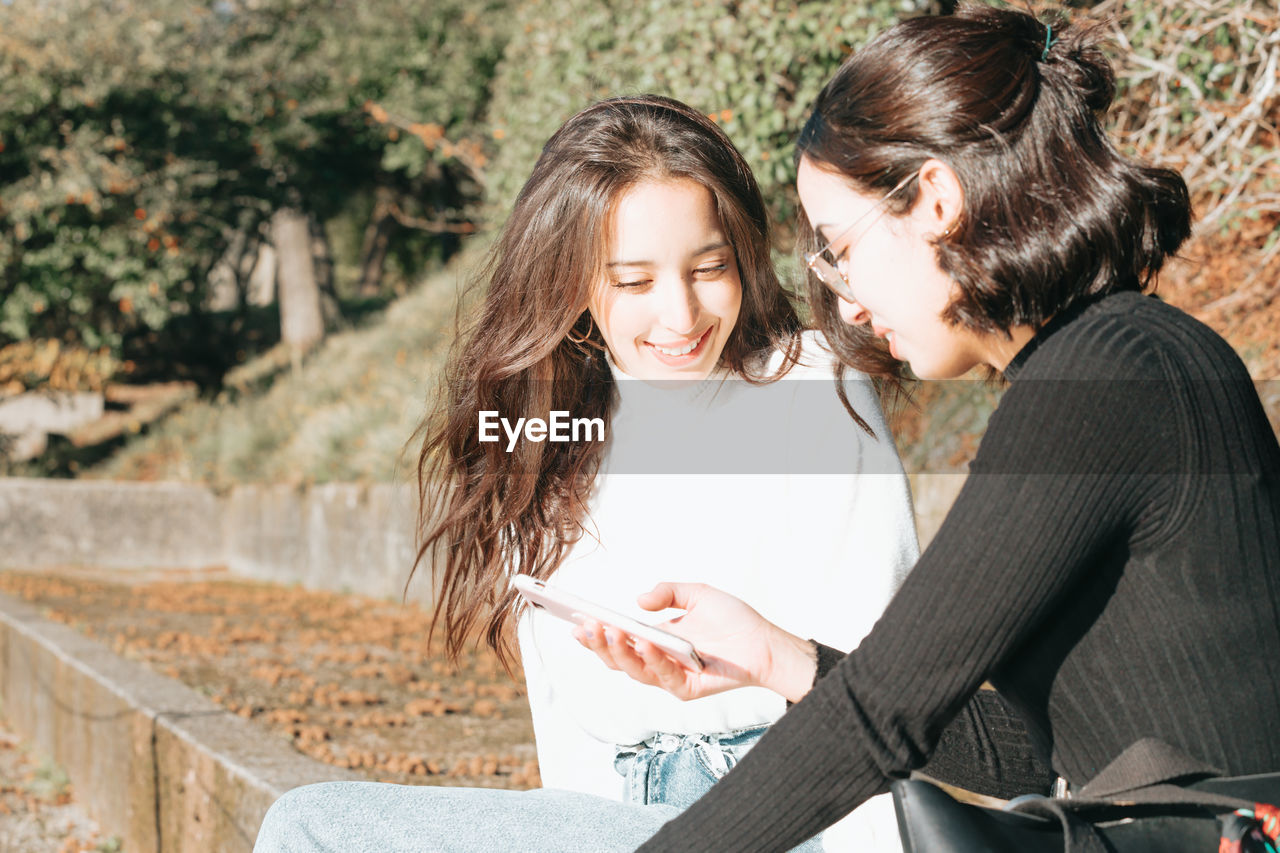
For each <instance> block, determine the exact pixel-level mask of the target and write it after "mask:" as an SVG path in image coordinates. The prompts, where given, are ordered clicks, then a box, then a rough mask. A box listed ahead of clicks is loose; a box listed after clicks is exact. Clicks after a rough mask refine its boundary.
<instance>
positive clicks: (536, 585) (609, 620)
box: [511, 575, 703, 672]
mask: <svg viewBox="0 0 1280 853" xmlns="http://www.w3.org/2000/svg"><path fill="white" fill-rule="evenodd" d="M511 583H512V585H513V586H514V587H515V588H516V590H517V591H518V592H519V593H520V594H521V595H522V596H524V598H525V600H526V601H528V602H529V603H530V604H531V605H532V606H534V607H537V608H539V609H540V610H545V611H546V612H547V613H550V614H551V615H552V616H555V617H557V618H559V619H563V620H565V621H566V622H571V623H573V624H575V625H580V624H582V623H583V622H585V621H586V620H588V619H594V620H595V621H597V622H600V623H603V624H605V625H611V626H613V627H614V628H617V629H618V630H620V631H622V632H624V633H626V634H628V635H630V636H632V637H638V638H640V639H642V640H645V641H647V642H649V643H652V644H653V645H654V646H656V647H657V648H659V649H661V650H662V651H664V652H666V653H667V654H668V655H670V656H671V657H672V658H674V659H675V660H677V661H679V662H680V663H681V664H682V665H683V666H685V667H687V668H688V669H690V670H692V671H693V672H701V671H702V665H703V664H702V658H701V657H699V656H698V651H697V649H695V648H694V647H693V643H690V642H689V641H688V640H686V639H684V638H683V637H677V636H676V635H675V634H672V633H671V632H669V631H664V630H662V629H661V628H655V627H654V626H652V625H646V624H644V623H643V622H640V621H638V620H636V619H632V618H631V617H630V616H624V615H623V614H621V613H618V612H617V611H615V610H610V609H609V608H607V607H605V606H603V605H600V604H596V603H594V602H591V601H587V600H586V599H582V598H579V597H578V596H576V595H573V594H571V593H568V592H565V591H564V590H561V589H557V588H555V587H549V586H547V585H546V584H545V583H543V582H542V581H540V580H538V579H537V578H534V577H531V576H529V575H516V576H515V577H513V578H512V579H511Z"/></svg>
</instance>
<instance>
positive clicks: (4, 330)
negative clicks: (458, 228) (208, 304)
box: [0, 0, 509, 348]
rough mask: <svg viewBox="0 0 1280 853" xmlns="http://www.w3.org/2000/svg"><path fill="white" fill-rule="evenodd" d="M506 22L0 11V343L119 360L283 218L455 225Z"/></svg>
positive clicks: (389, 15)
mask: <svg viewBox="0 0 1280 853" xmlns="http://www.w3.org/2000/svg"><path fill="white" fill-rule="evenodd" d="M505 7H506V2H505V0H484V2H479V3H476V2H469V0H320V1H319V2H301V0H256V2H253V3H241V2H235V0H226V2H220V3H216V4H209V5H205V4H193V3H188V2H184V0H119V2H113V3H108V4H104V3H102V2H100V0H60V2H58V3H37V4H31V3H13V4H9V3H3V4H0V103H3V104H4V109H3V110H0V295H2V296H3V307H2V308H0V345H3V344H4V343H6V342H9V341H14V340H22V339H26V338H28V337H55V338H61V339H66V340H70V341H79V342H83V343H84V344H87V345H88V346H90V347H94V348H96V347H98V346H100V345H107V346H110V347H113V348H118V347H119V345H120V343H121V340H122V337H123V335H124V334H125V333H126V332H127V331H128V330H130V329H133V328H137V327H139V326H142V327H150V328H159V327H161V326H163V325H164V324H165V323H167V322H168V321H169V319H170V318H171V317H173V316H174V315H176V314H183V313H190V312H192V311H197V310H199V308H200V306H201V305H202V304H203V302H204V299H205V296H206V294H205V290H206V286H207V284H206V282H207V278H208V273H209V270H210V269H211V268H212V267H213V265H214V264H215V263H216V262H217V261H218V260H219V259H220V258H221V257H222V256H223V254H224V253H225V252H226V250H227V247H228V246H229V245H230V244H231V243H232V242H233V240H234V238H235V235H237V233H240V234H246V235H251V236H252V237H253V238H254V239H256V238H257V236H259V232H260V231H261V229H262V227H263V225H264V223H265V222H266V220H267V219H268V218H269V217H270V215H271V214H272V212H273V211H274V210H275V209H277V208H279V207H281V206H283V205H289V206H293V207H300V208H302V209H305V210H307V211H309V212H311V213H313V214H314V215H315V216H316V218H317V219H319V220H321V221H324V220H327V219H330V218H332V217H333V216H335V215H337V214H338V213H339V212H340V211H342V210H344V209H345V208H346V206H348V205H350V204H351V203H352V199H354V198H361V197H365V198H367V196H368V194H370V193H372V192H374V191H375V190H378V191H381V192H382V193H383V194H384V196H385V195H386V194H388V193H389V194H390V196H389V197H390V198H391V199H392V204H393V205H394V209H395V210H396V211H397V212H399V213H401V215H402V216H403V217H404V218H405V219H406V220H407V221H419V222H423V223H431V222H435V221H438V220H442V219H444V218H446V212H448V213H452V214H454V215H456V213H457V211H459V210H463V209H465V208H466V207H467V205H469V204H471V203H473V202H474V200H475V199H476V198H478V197H479V193H480V187H479V185H478V179H477V176H476V175H474V174H472V173H473V172H474V171H475V168H476V164H477V163H479V164H481V165H482V164H483V158H484V156H485V151H484V147H483V146H482V145H481V144H480V143H479V142H477V141H475V139H473V138H478V139H485V140H487V139H488V134H487V132H485V131H484V130H483V128H482V127H481V123H482V121H483V117H484V113H485V107H486V105H487V93H488V82H489V80H490V79H491V77H492V74H493V71H494V68H495V66H496V64H497V61H498V58H499V56H500V55H501V50H502V47H503V45H504V43H505V38H506V35H505V34H506V32H507V27H508V26H509V16H508V15H506V14H505ZM402 126H403V127H402ZM241 242H243V241H241Z"/></svg>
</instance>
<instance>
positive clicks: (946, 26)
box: [796, 4, 1191, 358]
mask: <svg viewBox="0 0 1280 853" xmlns="http://www.w3.org/2000/svg"><path fill="white" fill-rule="evenodd" d="M1100 34H1101V30H1100V29H1099V28H1098V26H1097V25H1088V24H1075V23H1068V22H1067V21H1066V20H1065V19H1063V18H1062V17H1061V16H1058V17H1055V18H1053V19H1050V20H1049V21H1048V22H1047V23H1044V22H1041V21H1039V20H1037V19H1036V18H1035V17H1033V16H1031V15H1028V14H1026V13H1024V12H1019V11H1016V10H1012V9H994V8H989V7H985V6H981V5H977V4H965V5H962V6H961V7H960V9H959V11H958V12H957V13H956V14H955V15H951V16H943V17H920V18H912V19H910V20H906V21H903V22H901V23H899V24H897V25H895V26H894V27H893V28H891V29H889V30H887V31H886V32H885V33H883V34H882V35H880V36H879V37H878V38H876V40H875V41H873V42H872V43H871V44H869V45H868V46H867V47H865V48H863V49H862V50H860V51H858V52H857V53H855V54H854V55H853V56H851V57H850V58H849V59H848V60H846V61H845V63H844V65H842V66H841V67H840V69H839V70H838V71H837V72H836V74H835V76H834V77H833V78H832V79H831V80H830V82H828V83H827V85H826V86H825V87H824V88H823V90H822V92H821V93H820V94H819V95H818V98H817V100H816V101H815V103H814V107H813V113H812V114H811V115H810V117H809V119H808V121H807V122H806V123H805V126H804V128H803V129H802V131H801V134H800V138H799V141H798V142H797V145H796V158H797V160H799V159H800V158H801V157H807V158H809V159H810V160H812V161H813V162H814V163H815V164H816V165H819V166H822V167H824V168H826V169H829V170H831V171H832V172H833V173H836V174H839V175H842V176H843V177H844V178H846V179H847V180H848V182H849V184H850V186H852V187H853V188H854V189H855V190H857V191H858V192H861V193H864V194H866V195H878V194H881V193H884V192H886V191H887V190H888V189H889V188H890V187H892V186H894V185H895V184H897V183H898V182H899V181H901V180H903V179H905V178H906V177H907V176H909V175H911V174H912V173H913V172H915V171H917V170H919V169H920V167H921V165H922V164H923V163H924V162H925V161H926V160H928V159H930V158H937V159H940V160H943V161H944V162H946V163H947V164H948V165H949V166H950V167H951V168H952V170H953V171H954V172H955V174H956V177H957V178H958V179H959V181H960V184H961V186H962V187H963V188H964V209H963V211H962V213H961V215H960V218H959V220H958V222H956V223H955V224H954V227H953V228H952V229H951V230H950V231H949V233H947V234H946V235H944V236H943V237H941V238H939V239H938V240H937V241H936V243H935V251H936V252H937V259H938V265H939V267H940V268H941V269H942V270H943V271H944V272H946V273H947V274H948V275H950V276H951V278H952V279H953V280H954V281H955V283H956V287H957V295H956V296H955V297H954V298H953V300H952V302H951V304H950V305H949V306H948V308H947V310H946V311H945V312H944V313H943V318H944V319H946V320H947V321H948V322H950V323H952V324H957V325H963V326H966V327H968V328H971V329H973V330H975V331H978V332H983V333H1002V332H1008V330H1009V329H1010V328H1012V327H1013V326H1017V325H1030V326H1040V325H1042V324H1043V323H1044V322H1045V321H1046V320H1047V319H1048V318H1049V317H1052V316H1053V315H1055V314H1058V313H1060V312H1062V311H1065V310H1066V309H1068V308H1070V307H1072V306H1073V305H1075V304H1077V303H1080V302H1082V301H1085V300H1089V299H1093V298H1097V297H1100V296H1103V295H1105V294H1108V293H1113V292H1116V291H1121V290H1144V289H1146V288H1147V287H1148V286H1150V284H1151V283H1152V282H1153V281H1154V278H1155V275H1156V273H1157V272H1158V271H1159V269H1160V267H1161V265H1162V264H1163V263H1164V261H1165V259H1166V258H1167V257H1168V256H1169V255H1170V254H1172V253H1173V252H1175V251H1176V250H1177V248H1178V246H1179V245H1181V244H1182V242H1183V240H1185V239H1186V238H1187V236H1188V235H1189V234H1190V229H1191V207H1190V201H1189V198H1188V193H1187V187H1186V184H1185V183H1184V182H1183V180H1182V178H1181V176H1179V175H1178V174H1177V173H1176V172H1173V171H1170V170H1168V169H1160V168H1154V167H1151V166H1147V165H1144V164H1142V163H1139V162H1137V161H1134V160H1132V159H1130V158H1128V157H1125V156H1124V155H1123V154H1121V153H1120V152H1119V151H1117V150H1116V148H1115V146H1114V145H1113V144H1112V143H1111V141H1110V140H1109V139H1108V138H1107V134H1106V132H1105V130H1104V128H1103V125H1102V119H1103V117H1104V116H1105V114H1106V111H1107V109H1108V107H1109V106H1110V105H1111V101H1112V99H1113V98H1114V96H1115V90H1116V84H1115V74H1114V72H1113V71H1112V68H1111V65H1110V63H1109V62H1108V61H1107V59H1106V56H1105V55H1104V54H1103V52H1102V48H1101V46H1100V41H1101V35H1100ZM918 189H919V188H918V185H917V182H915V181H912V182H910V183H909V184H908V185H907V186H906V187H905V188H904V190H905V192H903V193H901V194H900V195H899V196H898V198H897V199H895V200H894V201H893V202H892V203H891V204H890V210H891V211H892V212H893V213H894V214H902V213H905V212H906V211H908V210H909V209H910V208H911V207H912V206H913V205H914V204H915V201H916V199H917V197H918ZM801 234H802V235H804V238H805V241H807V242H808V243H810V244H812V243H813V242H815V241H814V238H813V234H812V229H811V228H807V227H805V228H802V229H801ZM809 290H810V297H811V299H812V300H813V301H814V303H815V310H814V318H815V320H816V321H817V324H818V326H819V328H821V329H822V330H823V331H824V332H826V333H827V334H828V337H829V338H831V339H832V340H833V342H834V343H836V344H837V345H839V344H840V343H841V341H843V342H844V344H845V347H839V348H840V349H841V350H842V351H841V356H842V357H845V355H846V351H849V352H852V354H851V355H850V356H849V357H850V358H853V357H856V354H857V352H856V351H862V350H865V349H866V348H867V346H868V341H867V337H868V335H869V333H868V332H867V330H866V329H865V328H862V327H859V328H858V329H854V330H850V327H848V326H846V325H845V324H843V323H841V322H840V319H839V316H838V314H837V312H836V310H835V297H834V296H832V295H830V294H828V293H827V292H826V291H825V289H824V288H822V287H821V286H820V285H818V284H817V283H816V282H815V281H813V277H812V276H811V277H810V288H809Z"/></svg>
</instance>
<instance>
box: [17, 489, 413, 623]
mask: <svg viewBox="0 0 1280 853" xmlns="http://www.w3.org/2000/svg"><path fill="white" fill-rule="evenodd" d="M415 503H416V496H415V494H414V491H413V489H412V488H410V487H408V486H393V485H373V486H361V485H355V484H347V483H343V484H330V485H323V486H315V487H312V488H310V489H297V488H294V487H291V486H238V487H236V488H234V489H232V490H231V492H229V493H228V494H225V495H218V494H215V493H214V492H213V491H212V490H211V489H209V488H207V487H205V486H201V485H196V484H188V483H133V482H115V481H105V480H81V481H68V480H37V479H17V478H0V567H5V568H11V569H40V568H47V567H52V566H66V565H89V566H97V567H103V568H119V569H154V568H177V569H196V568H205V567H208V566H226V567H227V568H229V569H231V571H233V572H236V573H237V574H241V575H244V576H245V577H248V578H253V579H258V580H270V581H276V582H279V583H302V584H304V585H306V586H309V587H313V588H317V589H330V590H335V591H350V592H359V593H362V594H365V595H375V596H398V595H400V594H401V592H402V591H403V589H404V584H405V580H406V578H407V577H408V572H409V567H410V565H412V563H413V557H414V553H415V551H414V546H413V542H414V523H415V518H414V515H415V508H414V507H415ZM423 577H424V578H425V575H424V576H423ZM428 589H429V587H428V584H427V583H426V582H425V581H417V580H415V583H414V584H413V587H412V588H411V597H413V598H416V599H418V600H423V598H424V597H426V596H428V595H429V593H428Z"/></svg>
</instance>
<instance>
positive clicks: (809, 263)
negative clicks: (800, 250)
mask: <svg viewBox="0 0 1280 853" xmlns="http://www.w3.org/2000/svg"><path fill="white" fill-rule="evenodd" d="M919 174H920V173H919V172H918V171H917V172H912V173H911V174H910V175H907V176H906V177H905V178H903V179H902V180H901V181H899V182H898V184H897V186H895V187H894V188H893V189H891V190H889V191H888V192H887V193H885V194H884V195H883V196H882V197H881V198H880V200H879V201H877V202H876V203H875V204H874V205H872V207H871V209H870V210H868V211H867V212H866V213H864V214H862V215H861V216H859V217H858V218H857V219H855V220H853V222H851V223H849V225H847V226H846V227H845V228H843V229H841V231H840V233H839V234H837V235H836V236H835V237H832V238H831V239H830V240H828V241H827V244H826V245H825V246H823V247H822V248H821V249H818V250H817V251H815V252H805V253H804V261H805V267H806V268H807V269H809V270H810V271H812V272H813V274H814V275H816V276H817V277H818V281H821V282H822V283H823V284H825V285H826V286H827V287H828V288H830V289H831V291H832V292H833V293H835V295H836V296H839V297H840V298H841V299H843V300H844V301H845V302H857V301H858V300H857V299H855V298H854V296H853V287H852V286H851V285H850V284H849V278H848V276H846V275H845V274H844V273H843V272H841V271H840V269H839V268H838V267H837V266H836V264H837V263H838V262H839V261H838V259H836V258H831V259H828V258H827V254H828V253H829V252H830V251H831V247H832V246H834V245H835V244H836V243H837V242H838V241H839V240H840V238H842V237H844V235H846V234H848V233H849V232H850V231H852V230H853V229H854V227H855V226H856V225H857V224H858V223H859V222H861V221H862V220H864V219H866V218H867V217H868V216H870V215H871V214H873V213H875V212H876V211H880V212H881V213H883V212H884V210H883V208H884V203H885V202H887V201H888V200H889V199H890V198H892V197H893V194H894V193H896V192H897V191H898V190H900V189H902V188H903V187H905V186H906V185H907V184H909V183H911V181H912V179H913V178H915V177H916V176H917V175H919ZM851 245H852V244H851ZM851 245H850V246H845V249H844V252H841V254H844V253H845V252H848V251H849V249H850V248H851Z"/></svg>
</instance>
